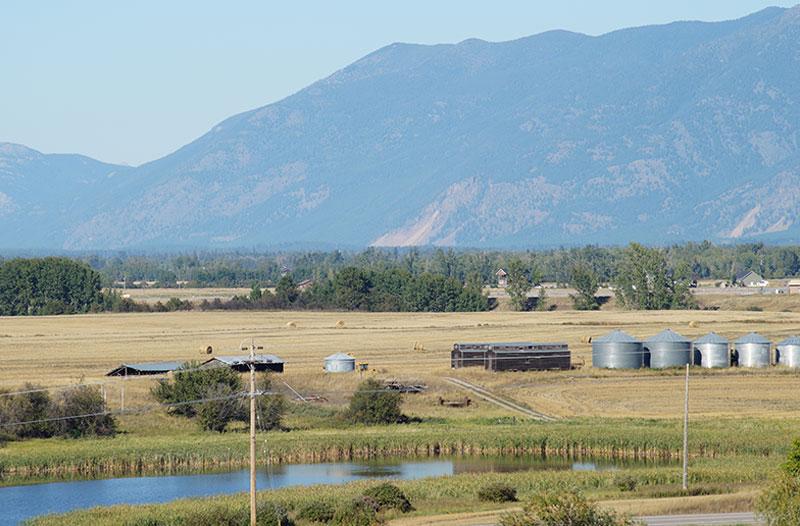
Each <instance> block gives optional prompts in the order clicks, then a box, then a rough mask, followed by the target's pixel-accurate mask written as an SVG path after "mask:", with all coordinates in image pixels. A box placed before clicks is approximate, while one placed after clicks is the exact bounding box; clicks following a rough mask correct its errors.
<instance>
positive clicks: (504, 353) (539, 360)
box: [450, 342, 572, 371]
mask: <svg viewBox="0 0 800 526" xmlns="http://www.w3.org/2000/svg"><path fill="white" fill-rule="evenodd" d="M450 366H451V367H452V368H453V369H460V368H462V367H483V368H484V369H486V370H488V371H547V370H551V369H569V368H570V367H571V366H572V360H571V356H570V351H569V346H568V345H567V344H566V343H536V342H508V343H456V344H454V345H453V350H452V351H451V353H450Z"/></svg>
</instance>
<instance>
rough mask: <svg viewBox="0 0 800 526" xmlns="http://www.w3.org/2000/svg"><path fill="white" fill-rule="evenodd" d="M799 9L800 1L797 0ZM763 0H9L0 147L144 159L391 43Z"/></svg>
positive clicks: (709, 10) (759, 4)
mask: <svg viewBox="0 0 800 526" xmlns="http://www.w3.org/2000/svg"><path fill="white" fill-rule="evenodd" d="M794 1H795V2H796V1H798V0H794ZM792 4H793V2H781V1H760V0H602V1H599V0H552V1H547V2H545V1H535V0H528V1H523V0H518V1H516V0H508V1H503V0H493V1H488V0H483V1H477V0H397V1H395V2H391V3H390V2H389V1H388V0H362V1H355V0H353V1H350V0H318V1H303V0H285V1H275V0H273V1H268V0H261V1H233V0H232V1H226V2H222V1H216V2H210V1H200V0H191V1H188V0H185V1H183V0H169V1H165V0H158V1H150V0H136V1H128V2H115V1H108V0H97V1H81V0H74V1H69V2H65V1H59V0H52V1H49V2H47V1H37V0H19V1H16V0H13V1H12V0H5V1H4V2H3V5H2V8H1V9H0V72H2V73H1V74H2V77H0V101H1V102H0V141H10V142H17V143H22V144H25V145H27V146H30V147H32V148H36V149H38V150H41V151H44V152H48V153H51V152H52V153H55V152H75V153H82V154H85V155H89V156H91V157H95V158H97V159H100V160H103V161H107V162H118V163H128V164H140V163H143V162H146V161H149V160H153V159H156V158H158V157H160V156H162V155H165V154H167V153H169V152H171V151H173V150H175V149H176V148H178V147H180V146H182V145H183V144H186V143H187V142H190V141H191V140H193V139H195V138H196V137H198V136H199V135H201V134H203V133H205V132H206V131H207V130H208V129H210V128H211V127H212V126H213V125H214V124H215V123H217V122H219V121H220V120H222V119H224V118H226V117H229V116H230V115H233V114H235V113H238V112H241V111H245V110H249V109H252V108H255V107H258V106H262V105H264V104H268V103H270V102H274V101H277V100H279V99H281V98H283V97H285V96H287V95H289V94H291V93H293V92H294V91H297V90H298V89H300V88H302V87H304V86H306V85H308V84H309V83H311V82H313V81H315V80H317V79H320V78H322V77H325V76H327V75H329V74H330V73H332V72H334V71H336V70H337V69H339V68H341V67H343V66H345V65H347V64H349V63H350V62H352V61H354V60H356V59H358V58H359V57H361V56H363V55H365V54H367V53H369V52H370V51H373V50H375V49H376V48H379V47H381V46H384V45H386V44H390V43H392V42H398V41H400V42H417V43H440V42H459V41H461V40H464V39H466V38H471V37H476V38H482V39H485V40H492V41H498V40H510V39H514V38H518V37H522V36H527V35H531V34H534V33H540V32H542V31H547V30H550V29H568V30H572V31H578V32H582V33H588V34H592V35H596V34H601V33H606V32H608V31H612V30H614V29H619V28H622V27H629V26H637V25H645V24H660V23H665V22H670V21H674V20H688V19H691V20H708V21H712V20H724V19H729V18H738V17H741V16H744V15H747V14H749V13H751V12H754V11H757V10H760V9H763V8H764V7H767V6H769V5H780V6H784V7H788V6H790V5H792Z"/></svg>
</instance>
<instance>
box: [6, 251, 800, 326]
mask: <svg viewBox="0 0 800 526" xmlns="http://www.w3.org/2000/svg"><path fill="white" fill-rule="evenodd" d="M500 268H503V269H505V270H506V271H507V272H508V281H509V286H508V287H507V292H508V294H509V296H510V298H511V303H512V306H513V307H514V308H516V309H518V310H527V309H529V308H534V307H535V308H547V307H548V304H547V302H546V301H545V300H546V297H545V296H546V289H545V288H543V287H541V288H539V291H538V293H537V296H536V298H535V301H532V300H531V298H529V293H530V290H531V287H535V286H537V285H540V284H542V283H543V282H556V283H559V284H566V283H569V284H571V285H572V286H573V287H574V288H575V289H576V291H577V292H576V294H575V295H574V296H573V303H574V306H575V308H577V309H584V310H592V309H596V308H598V307H599V304H598V302H597V299H596V298H595V292H596V290H597V289H598V288H599V287H600V286H602V285H611V286H614V287H615V288H616V290H617V297H618V299H619V300H620V301H621V302H622V303H623V304H624V305H625V306H627V307H629V308H632V309H663V308H692V307H694V302H693V299H692V296H691V295H690V294H689V291H688V288H689V285H690V283H691V281H693V280H694V279H716V280H719V281H731V280H733V277H734V275H735V274H737V273H739V272H742V271H745V270H754V271H756V272H758V273H760V274H761V275H763V276H765V277H767V278H784V277H790V276H796V275H798V274H800V247H797V246H766V245H764V244H763V243H749V244H739V245H732V246H727V245H725V246H720V245H714V244H712V243H709V242H703V243H686V244H683V245H673V246H670V247H664V248H648V247H644V246H642V245H638V244H635V243H634V244H631V245H629V246H628V247H597V246H586V247H580V248H561V249H552V250H542V251H535V252H534V251H528V252H514V251H477V250H454V249H448V250H445V249H414V248H412V249H377V248H370V249H367V250H364V251H361V252H341V251H332V252H296V253H294V252H286V253H273V254H255V253H254V254H245V253H231V254H218V253H197V254H192V255H179V256H169V255H165V256H114V257H101V256H91V257H85V258H82V259H81V260H71V259H67V258H43V259H11V260H7V261H2V260H0V315H24V314H60V313H82V312H94V311H114V312H133V311H157V312H158V311H175V310H190V309H193V308H200V309H203V310H209V309H341V310H365V311H390V312H391V311H395V312H447V311H480V310H486V309H487V308H489V303H488V300H487V298H486V296H485V295H484V294H483V293H482V290H483V286H484V285H486V284H493V283H496V276H495V273H496V272H497V270H498V269H500ZM303 280H312V281H313V284H312V285H310V286H309V285H308V284H305V286H303V287H302V290H301V289H299V288H298V283H300V282H301V281H303ZM142 281H157V282H158V285H159V286H175V285H177V284H178V283H180V284H181V285H184V284H185V285H186V286H238V287H250V288H251V293H250V294H249V295H244V296H239V297H235V298H233V299H231V300H228V301H212V302H208V301H205V302H203V303H201V304H199V305H192V304H191V303H190V302H187V301H182V300H180V299H177V298H173V299H171V300H169V301H168V302H166V303H156V304H153V305H149V304H144V303H136V302H134V301H132V300H130V299H129V298H125V297H123V296H122V295H121V294H120V293H119V292H118V289H110V290H106V291H104V290H103V288H102V287H103V286H106V287H110V286H111V285H114V284H119V283H120V282H124V283H125V285H126V286H128V285H129V286H134V285H135V284H136V283H137V282H142ZM272 290H274V292H272Z"/></svg>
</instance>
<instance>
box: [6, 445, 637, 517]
mask: <svg viewBox="0 0 800 526" xmlns="http://www.w3.org/2000/svg"><path fill="white" fill-rule="evenodd" d="M632 464H638V465H641V462H637V463H632V462H631V461H624V460H608V459H604V460H580V461H572V460H568V459H561V458H560V459H542V458H541V457H532V456H519V457H502V458H500V457H458V458H443V457H437V458H432V459H412V460H400V459H383V460H374V461H363V462H329V463H320V464H280V465H273V466H269V467H261V468H260V469H259V472H258V475H257V486H258V489H259V490H265V489H277V488H283V487H287V486H311V485H314V484H344V483H346V482H351V481H354V480H361V479H381V478H384V479H404V480H411V479H419V478H424V477H439V476H444V475H455V474H458V473H486V472H511V471H529V470H576V471H585V470H606V469H618V468H620V467H625V466H630V465H632ZM249 484H250V475H249V472H248V471H247V470H239V471H231V472H224V473H219V472H216V473H205V474H200V475H180V476H157V477H127V478H110V479H101V480H75V481H69V482H50V483H43V484H31V485H24V486H9V487H4V488H0V524H3V525H5V524H19V523H20V522H21V521H24V520H26V519H29V518H31V517H35V516H37V515H43V514H47V513H63V512H67V511H71V510H77V509H81V508H90V507H93V506H110V505H113V504H145V503H154V502H167V501H170V500H175V499H181V498H187V497H203V496H209V495H219V494H225V493H239V492H243V491H247V490H248V488H249Z"/></svg>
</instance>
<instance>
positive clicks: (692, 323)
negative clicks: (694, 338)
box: [689, 320, 697, 329]
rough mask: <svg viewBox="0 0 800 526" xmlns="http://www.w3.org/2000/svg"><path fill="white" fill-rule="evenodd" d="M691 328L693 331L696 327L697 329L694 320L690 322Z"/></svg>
mask: <svg viewBox="0 0 800 526" xmlns="http://www.w3.org/2000/svg"><path fill="white" fill-rule="evenodd" d="M689 327H691V328H692V329H694V328H695V327H697V322H696V321H694V320H692V321H690V322H689Z"/></svg>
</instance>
